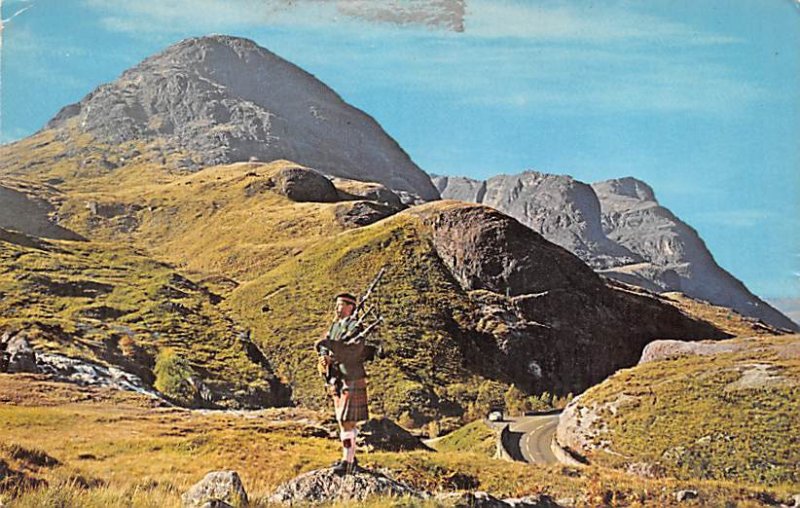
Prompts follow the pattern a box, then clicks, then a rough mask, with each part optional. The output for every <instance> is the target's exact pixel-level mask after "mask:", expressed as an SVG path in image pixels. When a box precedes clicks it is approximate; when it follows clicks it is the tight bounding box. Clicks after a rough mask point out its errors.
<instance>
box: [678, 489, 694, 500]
mask: <svg viewBox="0 0 800 508" xmlns="http://www.w3.org/2000/svg"><path fill="white" fill-rule="evenodd" d="M697 495H698V494H697V491H696V490H679V491H678V492H676V493H675V499H676V500H677V501H678V502H679V503H682V502H684V501H688V500H690V499H697Z"/></svg>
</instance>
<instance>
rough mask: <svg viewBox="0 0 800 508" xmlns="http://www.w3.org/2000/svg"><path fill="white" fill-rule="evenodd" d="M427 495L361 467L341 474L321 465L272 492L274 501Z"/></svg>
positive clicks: (290, 501)
mask: <svg viewBox="0 0 800 508" xmlns="http://www.w3.org/2000/svg"><path fill="white" fill-rule="evenodd" d="M376 495H380V496H410V497H423V495H424V494H423V493H422V492H420V491H418V490H416V489H414V488H412V487H410V486H408V485H406V484H403V483H400V482H398V481H395V480H393V479H391V478H389V477H388V476H385V475H383V474H381V473H377V472H374V471H369V470H367V469H361V468H359V469H358V470H357V471H356V472H355V473H354V474H351V475H346V476H339V475H337V474H336V473H334V471H333V469H332V468H327V469H317V470H315V471H309V472H308V473H305V474H302V475H300V476H298V477H297V478H294V479H293V480H290V481H288V482H286V483H284V484H283V485H281V486H280V487H278V489H277V490H276V491H275V493H274V494H273V495H272V496H270V498H269V501H270V502H271V503H283V504H297V503H324V502H331V501H343V500H346V501H363V500H364V499H366V498H368V497H371V496H376Z"/></svg>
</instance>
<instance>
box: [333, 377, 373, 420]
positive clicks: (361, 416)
mask: <svg viewBox="0 0 800 508" xmlns="http://www.w3.org/2000/svg"><path fill="white" fill-rule="evenodd" d="M333 407H334V409H335V411H336V420H337V421H338V422H364V421H367V420H369V408H368V407H367V380H366V378H363V377H362V378H361V379H356V380H353V381H347V380H345V381H344V385H343V386H342V393H341V395H336V394H334V395H333Z"/></svg>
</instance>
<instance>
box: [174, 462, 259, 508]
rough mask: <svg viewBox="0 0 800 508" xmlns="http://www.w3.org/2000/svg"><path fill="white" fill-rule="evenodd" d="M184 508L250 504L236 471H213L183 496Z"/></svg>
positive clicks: (220, 507) (239, 507) (238, 507)
mask: <svg viewBox="0 0 800 508" xmlns="http://www.w3.org/2000/svg"><path fill="white" fill-rule="evenodd" d="M181 501H182V505H183V508H205V507H218V508H223V507H235V508H245V507H247V506H249V504H250V503H249V500H248V499H247V492H245V490H244V485H242V480H241V478H239V474H238V473H237V472H236V471H212V472H210V473H208V474H207V475H206V476H205V477H204V478H203V479H202V480H200V481H199V482H198V483H196V484H195V485H193V486H192V488H190V489H189V490H188V491H186V492H185V493H184V494H183V495H182V496H181Z"/></svg>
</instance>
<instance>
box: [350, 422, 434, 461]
mask: <svg viewBox="0 0 800 508" xmlns="http://www.w3.org/2000/svg"><path fill="white" fill-rule="evenodd" d="M358 446H359V447H363V448H366V449H370V450H381V451H387V452H400V451H411V450H427V449H428V447H427V446H425V444H423V443H422V441H421V440H420V438H418V437H417V436H415V435H413V434H412V433H410V432H409V431H407V430H406V429H404V428H403V427H401V426H399V425H397V424H396V423H395V422H393V421H392V420H390V419H389V418H385V417H381V418H371V419H370V420H369V421H367V422H366V423H364V424H363V425H362V426H361V427H360V429H359V432H358Z"/></svg>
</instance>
